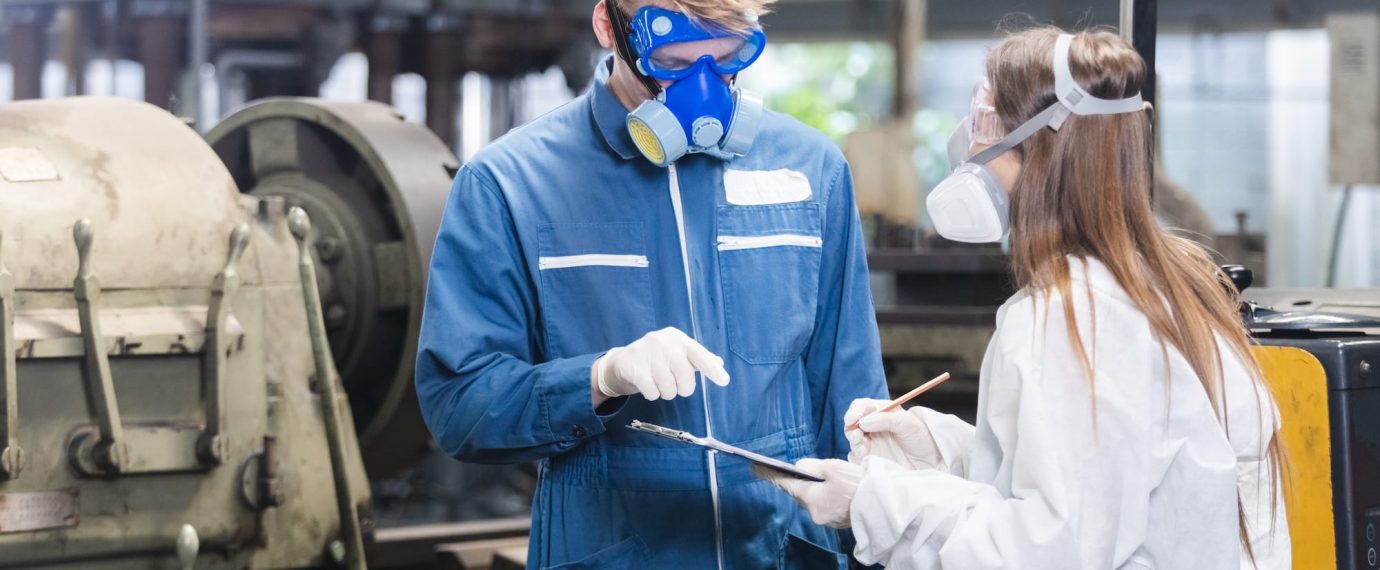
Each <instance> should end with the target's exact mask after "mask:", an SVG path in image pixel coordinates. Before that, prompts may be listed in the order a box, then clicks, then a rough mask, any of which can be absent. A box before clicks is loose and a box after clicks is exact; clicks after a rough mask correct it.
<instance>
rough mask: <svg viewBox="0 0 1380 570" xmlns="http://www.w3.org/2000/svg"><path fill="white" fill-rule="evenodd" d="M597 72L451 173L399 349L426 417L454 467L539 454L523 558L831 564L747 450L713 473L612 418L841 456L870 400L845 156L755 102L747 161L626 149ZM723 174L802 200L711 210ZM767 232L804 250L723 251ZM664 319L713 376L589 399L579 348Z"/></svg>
mask: <svg viewBox="0 0 1380 570" xmlns="http://www.w3.org/2000/svg"><path fill="white" fill-rule="evenodd" d="M607 64H608V61H607V60H606V61H605V62H604V63H603V64H601V65H600V73H599V74H598V77H597V78H596V81H595V83H594V85H593V86H592V87H591V89H590V90H589V91H587V92H586V93H584V94H583V95H581V96H580V97H578V98H576V99H575V100H574V101H572V102H570V103H568V104H566V105H564V106H562V107H560V108H558V109H556V110H554V111H552V112H551V113H549V114H547V115H545V116H543V117H541V118H538V119H536V120H534V121H532V122H531V123H529V124H527V125H525V126H523V127H520V128H518V129H516V130H514V131H512V132H511V133H509V134H508V135H506V136H504V137H502V138H500V139H499V140H497V141H495V142H494V143H493V144H491V145H489V146H488V147H486V148H485V149H484V150H482V151H481V152H480V153H479V154H478V155H477V156H476V157H475V158H474V160H473V161H471V162H469V163H468V164H466V165H465V166H464V167H463V168H462V169H461V170H460V172H459V174H458V175H457V176H456V179H455V184H454V187H453V189H452V191H451V195H450V199H449V203H448V204H447V206H446V211H445V213H444V216H443V221H442V224H441V232H440V235H439V237H438V238H437V242H436V248H435V253H434V254H433V257H432V261H431V273H430V278H429V283H428V288H427V297H426V309H425V315H424V318H423V322H422V331H421V340H420V346H419V351H418V355H417V394H418V396H419V398H420V400H421V407H422V411H423V414H424V416H425V418H426V422H427V425H428V426H429V427H430V429H431V433H432V434H433V435H434V436H435V439H436V441H437V442H438V443H439V445H440V446H441V448H442V449H444V450H445V452H446V453H448V454H450V455H452V456H454V457H456V458H458V459H461V460H464V461H472V462H479V463H515V462H523V461H533V460H540V461H541V467H540V483H539V485H538V488H537V492H536V498H535V500H534V503H533V505H532V534H531V543H530V547H529V553H528V567H529V568H534V569H540V568H614V569H617V568H720V567H721V568H729V569H738V568H778V567H781V568H840V567H844V566H846V557H845V555H844V554H843V553H841V552H839V551H840V550H841V547H840V537H839V535H838V533H837V532H835V531H833V530H832V529H828V528H824V527H820V526H817V525H815V524H813V523H812V522H811V521H810V519H809V516H808V515H807V514H806V513H805V512H804V511H803V510H801V509H800V508H798V507H797V506H796V504H795V503H794V502H793V501H792V500H791V498H790V497H789V496H787V495H786V494H785V493H783V492H781V491H779V490H777V489H775V488H773V487H772V485H771V484H770V483H767V482H764V481H761V480H759V479H758V478H756V477H754V476H753V474H752V473H751V471H750V465H749V464H748V463H747V462H746V461H744V460H742V459H739V458H736V457H732V456H726V455H722V454H715V455H714V456H713V457H714V459H713V460H712V461H713V464H712V465H711V464H710V462H711V459H710V458H711V456H710V455H709V452H706V451H705V450H703V449H699V448H696V447H692V446H689V445H685V444H681V443H678V442H675V441H671V440H666V439H662V438H658V437H656V436H653V435H650V434H645V433H641V432H637V431H633V430H630V429H627V427H626V426H627V425H628V424H629V423H630V422H631V421H632V420H634V419H639V420H643V421H646V422H650V423H654V424H658V425H662V426H666V427H671V428H676V429H681V430H685V431H689V432H691V433H694V434H697V435H713V436H714V437H715V438H718V439H720V440H723V441H725V442H728V443H731V444H735V445H738V446H741V447H744V448H747V449H749V450H753V451H756V452H758V453H763V454H766V455H770V456H773V457H777V458H780V459H783V460H786V461H790V462H794V461H796V460H797V459H800V458H803V457H812V456H814V457H826V458H827V457H843V456H845V455H846V454H847V453H848V443H847V440H846V439H845V438H844V436H843V429H842V425H841V424H842V416H843V413H844V411H845V410H846V409H847V407H848V405H849V404H850V403H851V402H852V401H853V400H854V399H855V398H862V397H868V398H880V397H885V395H886V388H885V381H884V378H883V374H882V364H881V352H880V347H879V341H878V334H877V325H876V320H875V317H874V313H873V306H872V298H871V293H870V291H869V289H868V275H867V263H866V257H865V254H864V249H863V241H862V233H861V229H860V226H859V221H858V213H857V208H856V205H855V204H854V200H853V188H852V180H851V178H850V175H849V170H848V165H847V164H846V163H845V161H844V159H843V156H842V154H841V153H840V152H839V150H838V149H837V147H836V146H835V145H834V144H833V143H832V142H831V141H829V140H828V139H827V138H825V137H824V136H822V135H821V134H820V133H818V132H816V131H814V130H813V129H810V128H808V127H806V126H804V125H802V124H800V123H798V122H796V121H795V120H793V119H791V118H788V117H786V116H784V115H780V114H777V113H772V112H768V113H767V114H766V116H765V118H764V119H763V123H762V127H761V132H760V134H759V135H758V137H757V139H756V142H755V143H754V145H753V147H752V149H751V151H750V152H749V153H748V154H747V155H746V156H743V157H740V158H737V159H734V160H732V161H728V162H725V161H723V160H720V159H718V158H713V157H709V156H705V155H701V154H692V155H689V156H687V157H685V158H682V159H681V160H680V161H679V162H677V163H676V164H675V165H673V166H672V167H671V168H669V169H668V168H658V167H656V166H654V165H652V164H650V163H649V162H647V161H646V160H645V159H643V158H642V157H641V155H639V154H638V151H637V150H636V148H635V147H634V145H633V142H632V139H631V137H630V136H629V134H628V131H627V128H626V127H625V125H624V119H625V117H626V116H627V114H628V111H627V109H626V108H625V107H623V105H622V104H621V103H620V102H619V101H618V99H616V98H615V96H614V95H613V93H612V92H611V91H609V89H608V87H607V86H606V84H605V81H606V79H605V78H606V77H607ZM726 169H733V170H739V171H777V170H781V169H787V170H793V171H796V172H799V173H801V174H803V175H804V178H805V179H807V180H808V182H809V193H808V196H798V197H794V199H796V200H797V201H793V202H785V203H770V204H761V205H736V204H731V203H729V202H728V200H726V198H725V186H724V179H725V170H726ZM770 194H771V192H770V189H768V195H770ZM767 201H771V200H767ZM682 231H683V238H682ZM778 235H790V236H802V235H803V236H818V237H819V238H822V246H820V245H819V244H815V245H813V246H811V245H770V242H771V241H772V238H770V237H768V238H767V239H766V241H765V242H763V241H761V240H757V241H755V242H753V240H748V241H749V242H753V243H756V244H757V245H755V246H749V247H733V248H724V247H723V246H721V245H719V242H720V241H721V240H720V239H719V238H721V237H722V236H747V237H753V236H778ZM763 243H765V244H767V245H765V246H762V244H763ZM682 252H684V256H683V255H682ZM575 256H580V257H575ZM588 256H594V257H588ZM685 260H688V263H686V262H685ZM692 307H693V312H692ZM664 327H676V328H678V329H680V330H682V331H684V332H685V333H686V334H687V335H691V336H693V337H694V338H695V339H697V340H698V341H699V342H700V343H701V344H703V345H704V346H705V347H706V348H708V349H709V350H710V351H712V352H714V353H715V354H718V355H720V356H722V357H724V359H725V363H726V364H725V366H726V368H727V369H728V371H729V373H730V374H731V375H732V382H731V383H730V384H729V385H728V386H727V387H719V386H716V385H713V384H712V383H711V384H706V383H704V382H701V383H700V386H699V388H697V390H696V392H695V394H694V395H693V396H691V397H688V398H677V399H675V400H669V401H665V400H663V401H656V402H649V401H647V400H645V399H644V398H642V397H641V396H631V397H623V398H615V399H613V400H610V401H609V402H607V403H605V404H604V405H603V406H601V407H600V408H599V409H597V410H596V409H594V407H593V404H592V402H591V397H590V366H591V364H592V363H593V362H594V360H595V359H596V358H598V357H599V356H600V355H602V354H603V353H604V352H605V351H607V350H609V349H610V348H613V347H618V346H623V345H626V344H628V343H631V342H633V341H635V340H637V339H639V338H641V337H642V336H643V335H645V334H646V333H648V332H651V331H654V330H657V329H661V328H664Z"/></svg>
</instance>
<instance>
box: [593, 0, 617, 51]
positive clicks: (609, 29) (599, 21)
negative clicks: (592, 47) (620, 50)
mask: <svg viewBox="0 0 1380 570" xmlns="http://www.w3.org/2000/svg"><path fill="white" fill-rule="evenodd" d="M612 1H614V0H602V1H601V2H599V3H598V4H595V5H594V18H593V20H592V22H591V23H592V25H593V26H594V37H596V38H598V39H599V47H602V48H604V49H613V22H610V21H609V13H608V10H607V8H605V7H604V2H612Z"/></svg>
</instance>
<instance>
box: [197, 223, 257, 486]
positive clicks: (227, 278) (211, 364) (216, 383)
mask: <svg viewBox="0 0 1380 570" xmlns="http://www.w3.org/2000/svg"><path fill="white" fill-rule="evenodd" d="M248 245H249V226H248V225H247V224H240V225H239V226H238V227H236V228H235V231H233V232H231V233H230V253H229V255H228V256H227V259H226V260H225V267H224V268H223V269H221V270H220V273H219V274H217V275H216V279H215V282H214V283H212V285H211V303H210V306H209V307H208V308H207V312H206V346H205V348H203V349H202V353H201V354H202V363H203V366H204V367H205V369H204V371H203V376H204V377H205V382H206V387H205V399H204V403H205V414H206V428H205V429H204V430H203V431H202V433H201V436H200V437H199V438H198V439H197V446H196V455H197V460H199V461H200V462H201V463H202V464H203V465H207V466H214V465H220V463H221V462H222V461H224V460H225V455H226V441H225V438H224V437H222V436H221V434H220V432H221V429H222V426H223V424H224V423H225V406H224V401H225V392H224V391H225V384H226V382H225V375H226V371H225V368H226V363H225V360H226V358H227V356H228V355H229V349H230V347H227V346H226V345H225V339H226V336H227V335H226V332H227V331H226V329H227V326H226V325H227V322H228V320H229V317H230V302H229V299H230V298H233V297H234V296H235V293H237V292H238V291H239V288H240V275H239V272H238V271H236V269H235V266H236V264H238V263H239V261H240V256H242V255H244V250H245V248H246V247H247V246H248Z"/></svg>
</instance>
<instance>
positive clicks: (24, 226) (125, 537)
mask: <svg viewBox="0 0 1380 570" xmlns="http://www.w3.org/2000/svg"><path fill="white" fill-rule="evenodd" d="M10 146H23V147H25V148H35V149H38V150H39V151H40V152H41V153H42V154H43V156H44V157H45V159H46V160H49V161H50V162H51V163H52V165H53V168H54V169H55V170H56V171H57V173H58V180H38V179H39V178H44V177H41V176H28V177H16V178H19V179H32V180H30V181H28V182H11V181H8V180H0V228H3V230H4V235H5V237H6V238H8V239H6V240H5V251H4V253H5V256H4V261H5V266H6V267H7V268H8V269H9V270H10V271H11V272H12V273H13V274H14V281H15V283H16V288H17V291H16V297H15V299H14V304H15V309H16V310H15V315H14V322H12V323H0V326H5V327H8V328H10V329H11V330H13V331H14V332H15V336H16V347H15V352H16V353H17V356H19V359H18V364H17V374H16V376H17V384H18V398H17V401H18V421H17V422H16V423H17V428H18V429H17V434H18V443H19V444H20V445H21V446H22V447H23V449H24V451H25V460H26V465H25V468H24V470H23V472H22V473H21V475H20V477H19V478H17V479H13V480H8V481H0V502H2V501H8V502H9V503H10V505H11V507H10V510H8V511H6V510H5V506H4V505H3V504H0V526H6V527H8V528H12V529H15V530H16V532H10V533H6V532H3V530H2V529H0V568H9V567H32V566H35V565H40V564H41V565H44V566H45V567H56V568H91V567H101V568H125V567H129V568H176V567H179V566H178V564H177V559H176V557H175V554H174V550H173V546H174V544H175V540H176V538H177V536H178V533H179V531H180V529H181V527H182V525H183V524H189V525H191V526H192V527H194V528H195V529H196V533H197V535H198V536H199V538H200V544H201V548H202V555H201V556H200V557H199V559H198V561H197V568H284V567H304V566H315V565H319V564H320V563H322V562H323V555H324V553H325V551H326V547H327V545H328V544H329V543H330V542H331V541H332V540H333V539H334V538H335V537H336V534H337V532H338V529H339V527H340V521H339V517H338V514H337V513H338V511H337V510H336V502H335V497H334V493H335V489H334V485H333V484H332V482H331V478H330V475H329V474H330V469H331V467H330V465H331V464H330V456H329V453H328V451H327V447H326V446H327V439H326V436H325V429H324V427H323V425H322V415H321V406H320V404H319V401H318V399H317V396H316V394H315V393H314V392H313V391H312V390H311V385H310V382H311V376H312V371H313V367H312V356H311V350H310V346H309V343H308V333H307V324H306V319H305V314H304V310H303V307H304V301H303V297H302V288H301V282H300V280H299V279H297V277H296V259H297V255H296V245H295V243H294V242H293V240H292V238H291V236H290V235H289V233H288V231H287V224H286V220H285V219H284V217H283V215H282V211H281V210H283V205H282V204H281V203H279V204H277V205H276V206H274V205H272V204H269V205H266V206H262V207H261V206H260V202H259V201H258V200H256V199H252V198H247V197H244V196H241V195H240V193H239V190H238V188H236V186H235V183H234V181H233V180H232V179H231V177H230V175H229V173H228V171H227V170H226V169H225V167H224V165H223V164H222V163H221V162H220V159H219V158H218V157H217V156H216V155H215V153H214V152H212V150H211V149H210V148H209V147H208V146H207V145H206V143H205V142H203V141H202V140H201V139H200V138H199V137H197V136H196V133H195V132H193V131H192V130H191V129H188V128H187V127H186V126H185V125H183V124H182V123H181V122H180V121H178V120H177V119H176V118H174V117H172V116H171V115H168V114H166V113H164V112H162V111H160V110H157V109H155V108H153V107H149V106H147V105H143V104H141V103H134V102H129V101H117V100H100V99H94V100H93V99H86V100H75V101H74V100H61V101H37V102H25V103H14V104H7V105H4V106H0V147H10ZM82 217H85V218H90V219H91V222H92V229H93V230H94V233H95V245H94V247H93V249H92V252H91V266H92V267H91V268H92V273H93V275H94V276H95V277H96V278H97V279H98V280H99V282H100V285H101V286H102V292H101V295H100V307H98V310H97V311H95V317H96V318H97V319H99V322H100V324H101V325H102V328H104V334H103V335H102V338H100V339H98V342H97V343H96V344H94V346H98V347H100V348H102V349H104V352H105V353H106V354H107V355H108V357H109V375H110V378H111V380H112V384H113V388H114V390H113V391H114V397H115V399H116V400H117V401H118V404H119V413H120V419H121V423H122V425H123V427H124V433H125V438H126V440H127V444H128V445H129V446H130V452H129V455H130V457H129V459H130V470H131V471H133V472H140V473H132V474H120V475H113V476H108V475H107V476H100V477H91V476H84V475H83V474H81V473H80V470H79V469H78V468H75V467H74V465H73V459H72V452H71V451H72V448H73V447H74V446H75V447H77V448H78V450H77V451H78V452H80V446H81V445H82V439H81V438H80V437H79V436H81V435H82V434H84V433H85V434H90V433H92V429H93V426H94V424H95V423H96V419H95V418H96V415H95V413H94V411H93V409H92V404H91V401H90V398H89V397H88V390H89V386H90V383H89V382H87V381H86V378H85V375H86V373H85V372H84V368H83V360H84V358H85V357H86V356H87V354H86V348H85V346H84V343H83V336H84V335H87V334H89V332H87V331H83V328H84V327H83V326H82V325H81V323H80V320H79V318H78V313H77V301H76V296H75V293H74V290H73V278H74V277H75V276H76V274H77V268H78V264H77V252H76V247H75V245H74V244H73V237H72V226H73V223H74V221H75V220H76V219H78V218H82ZM242 224H248V226H249V235H250V239H249V246H248V249H247V250H246V251H245V253H244V256H243V257H242V258H241V259H240V260H239V262H238V264H237V269H238V272H239V274H240V276H241V286H240V287H239V289H238V290H237V291H235V292H233V294H231V295H227V298H226V300H227V303H228V304H229V306H230V310H229V315H227V317H226V321H225V332H226V333H228V334H227V338H226V339H225V342H224V345H223V346H224V352H223V357H224V360H223V365H224V378H225V383H226V388H227V389H226V390H225V391H224V392H223V394H224V398H223V400H222V405H223V413H224V418H225V421H224V424H223V425H222V426H221V430H220V434H221V435H222V436H223V437H224V440H225V447H224V460H223V461H222V462H221V463H220V464H219V465H205V464H203V463H202V462H200V461H199V460H198V457H197V454H196V450H195V449H194V446H195V443H196V440H197V437H196V436H197V435H198V434H200V433H201V431H202V430H203V429H204V427H205V426H206V418H207V415H206V414H207V410H206V407H205V401H206V400H205V390H206V388H207V386H208V385H209V383H208V382H207V379H206V377H205V376H206V373H205V367H204V364H203V355H204V347H205V345H206V338H207V334H206V329H207V313H208V312H209V311H210V305H211V298H212V293H211V291H212V287H213V284H214V283H215V282H216V276H217V274H219V273H220V272H221V271H222V269H223V267H224V266H225V263H226V259H227V250H228V249H229V243H230V242H229V239H228V238H229V236H230V235H231V232H232V231H233V230H234V229H235V228H236V227H238V226H240V225H242ZM337 405H338V407H339V409H340V412H341V413H342V414H343V415H344V418H345V420H346V423H347V429H348V430H351V431H352V430H353V425H352V424H351V423H350V421H349V407H348V405H346V404H345V403H344V401H343V399H342V400H341V401H340V402H337ZM265 436H273V437H274V438H276V441H277V444H276V449H275V452H276V454H277V457H278V465H277V468H278V469H277V472H278V476H279V479H280V480H279V487H280V488H281V489H282V491H283V497H284V500H283V502H282V504H281V505H280V506H277V507H272V508H269V509H267V510H265V511H262V512H261V511H258V510H256V509H255V508H253V507H252V506H251V505H250V504H249V502H248V501H247V500H245V499H244V498H243V495H244V491H243V490H244V489H245V487H246V483H247V482H248V483H251V485H249V486H251V487H252V486H253V485H252V483H253V482H254V480H255V478H256V477H258V475H259V470H258V469H247V468H246V467H248V466H255V465H257V464H258V463H257V462H258V457H259V455H258V454H259V453H260V452H261V451H262V450H263V447H264V441H265V439H264V438H265ZM347 447H348V449H346V450H345V452H346V453H345V456H346V458H347V460H348V461H349V463H350V469H349V473H350V476H351V479H352V483H353V484H352V486H353V488H354V489H357V490H358V494H357V496H355V497H354V499H355V502H356V503H358V504H367V502H368V485H367V483H366V480H365V476H364V469H363V464H362V461H361V460H360V455H359V450H358V447H357V445H355V442H354V440H353V439H351V440H350V441H349V442H347ZM78 455H79V456H80V453H79V454H78ZM69 489H70V490H73V495H71V496H73V497H79V499H74V500H73V501H71V502H68V503H62V502H59V501H57V500H56V499H55V498H56V495H51V497H53V498H54V499H53V500H47V501H38V502H37V503H35V501H33V500H32V499H24V500H25V501H27V502H25V503H24V504H25V505H27V506H25V507H24V510H23V511H20V510H19V507H17V506H15V505H18V504H19V502H20V500H21V499H22V498H25V497H30V498H32V497H39V498H43V497H48V495H26V494H27V493H51V492H55V491H61V492H66V490H69ZM68 504H70V505H71V506H72V507H71V510H73V511H74V512H73V513H72V515H73V516H72V517H67V516H65V513H64V512H63V511H62V510H61V508H60V507H63V506H64V505H68ZM35 505H36V506H35ZM6 512H8V513H10V514H11V515H15V516H20V515H22V516H23V517H27V518H28V519H32V518H33V516H32V515H34V514H35V513H37V514H39V515H41V516H40V517H39V519H40V520H39V521H38V522H41V523H44V524H43V525H38V524H37V523H26V524H29V526H30V527H31V528H28V529H26V530H22V531H19V530H18V528H17V527H14V526H12V525H10V524H9V523H4V522H3V521H4V520H5V519H4V517H5V516H6V514H5V513H6ZM54 513H57V514H64V516H63V517H58V516H57V515H56V514H54ZM59 518H61V520H60V521H59V520H58V519H59ZM26 520H27V519H26ZM58 522H61V523H62V524H60V525H59V524H56V523H58ZM47 523H54V524H47ZM39 526H43V527H46V528H38V527H39Z"/></svg>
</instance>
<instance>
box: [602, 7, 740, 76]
mask: <svg viewBox="0 0 1380 570" xmlns="http://www.w3.org/2000/svg"><path fill="white" fill-rule="evenodd" d="M630 27H631V28H632V32H633V33H632V36H631V37H630V38H629V39H630V40H631V42H632V45H633V48H634V49H635V50H636V51H637V53H638V60H637V62H638V65H639V66H641V68H642V72H643V73H646V74H647V75H649V76H651V77H654V78H656V79H660V80H664V81H675V80H678V79H681V78H683V77H685V76H687V75H690V74H691V73H692V72H694V71H695V68H696V67H697V66H699V65H701V64H703V65H708V66H709V67H710V68H711V69H712V70H713V71H714V72H715V73H719V74H722V75H733V74H735V73H738V72H740V71H742V70H743V69H746V68H747V67H748V66H749V65H752V63H753V62H754V61H757V58H758V57H760V56H761V55H762V50H763V49H764V48H765V47H766V45H767V36H766V34H765V33H763V32H762V30H760V29H756V30H753V31H752V33H750V34H748V35H747V36H741V35H737V34H731V33H728V32H723V31H717V30H710V29H705V28H701V27H700V26H698V25H697V24H695V23H694V22H692V21H691V20H690V18H689V17H688V16H686V15H685V14H682V13H680V12H675V11H671V10H666V9H664V8H658V7H656V6H644V7H642V8H641V9H639V10H638V11H637V14H635V15H633V17H632V20H631V22H630Z"/></svg>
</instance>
